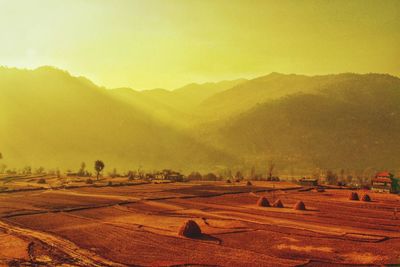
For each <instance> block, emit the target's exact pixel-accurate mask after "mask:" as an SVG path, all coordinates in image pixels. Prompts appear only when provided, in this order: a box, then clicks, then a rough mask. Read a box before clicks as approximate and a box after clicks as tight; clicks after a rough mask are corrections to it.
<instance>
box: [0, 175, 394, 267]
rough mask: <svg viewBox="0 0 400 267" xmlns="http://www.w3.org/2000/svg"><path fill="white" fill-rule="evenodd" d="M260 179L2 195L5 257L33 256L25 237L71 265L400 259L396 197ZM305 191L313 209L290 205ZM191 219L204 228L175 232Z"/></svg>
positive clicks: (313, 263)
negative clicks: (353, 196) (197, 233)
mask: <svg viewBox="0 0 400 267" xmlns="http://www.w3.org/2000/svg"><path fill="white" fill-rule="evenodd" d="M262 186H266V184H263V185H262ZM278 186H279V183H276V185H275V188H277V189H279V187H278ZM292 186H293V185H292ZM285 187H286V188H287V187H290V186H289V185H288V184H285V186H282V189H283V188H285ZM254 188H259V189H260V188H262V187H260V184H257V183H254V185H253V186H251V187H246V186H245V185H235V186H233V185H232V186H231V185H226V184H225V183H214V184H210V183H208V184H206V185H201V184H164V185H161V184H156V185H153V184H148V185H136V186H126V187H103V188H93V187H90V188H75V189H65V190H58V191H57V192H52V191H48V190H47V191H38V192H24V193H10V194H2V195H0V203H1V204H0V216H2V218H1V219H0V229H9V232H7V233H6V232H4V231H3V232H0V240H1V241H2V242H0V243H2V244H1V245H0V251H1V252H0V260H2V262H7V261H11V260H13V259H14V260H15V259H19V260H20V261H21V262H24V261H25V262H26V261H29V257H28V256H29V255H31V254H29V253H31V252H30V251H28V252H29V253H28V252H27V250H28V247H29V246H28V244H29V242H36V243H37V242H42V243H43V244H47V245H53V247H55V248H57V249H58V250H59V251H58V252H57V253H56V252H54V251H51V250H45V251H47V252H46V253H47V261H48V262H50V263H54V262H60V259H61V260H64V261H67V260H69V261H70V262H73V263H74V266H107V265H115V266H119V265H120V266H124V265H143V266H172V265H184V264H187V265H190V264H200V265H217V266H298V265H302V266H330V265H332V266H334V265H339V264H369V265H371V264H375V265H382V264H400V250H399V249H398V248H399V247H400V215H398V216H399V218H398V219H397V220H396V219H394V218H393V211H394V208H396V207H397V208H398V210H400V197H399V196H395V195H385V194H377V193H372V192H368V194H369V195H370V196H371V198H372V202H368V203H367V202H362V201H357V202H356V201H350V200H348V196H349V194H350V191H348V190H327V191H326V192H323V193H321V192H313V191H306V192H299V191H298V190H289V191H284V190H279V191H278V192H265V191H261V192H256V193H251V192H250V191H251V189H253V190H255V189H254ZM242 190H243V191H242ZM249 190H250V191H249ZM260 190H261V189H260ZM235 192H244V193H235ZM249 192H250V193H249ZM358 193H359V195H363V194H364V193H363V192H358ZM260 196H265V197H267V199H268V200H269V201H270V202H271V203H272V202H273V201H274V200H276V199H278V198H279V199H281V200H282V202H283V203H284V206H285V208H272V207H258V206H257V204H256V203H257V200H258V199H259V197H260ZM160 198H162V199H160ZM300 200H301V201H303V202H304V203H305V205H306V207H307V210H305V211H301V210H293V206H294V204H295V203H297V202H298V201H300ZM60 211H61V212H60ZM28 212H29V213H30V214H27V213H28ZM187 220H194V221H195V222H196V223H197V224H198V225H199V226H200V228H201V231H202V232H203V233H204V235H203V236H202V237H200V238H195V239H190V238H185V237H181V236H179V235H178V231H179V228H180V227H181V226H182V224H183V223H184V222H185V221H187ZM27 253H28V254H27ZM43 253H44V252H43V250H42V254H43ZM46 253H44V254H46ZM60 253H61V254H62V256H60V255H61V254H60ZM57 255H58V256H57ZM41 257H43V255H41Z"/></svg>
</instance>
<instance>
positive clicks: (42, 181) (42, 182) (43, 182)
mask: <svg viewBox="0 0 400 267" xmlns="http://www.w3.org/2000/svg"><path fill="white" fill-rule="evenodd" d="M45 183H46V180H45V179H44V178H40V179H39V181H38V184H45Z"/></svg>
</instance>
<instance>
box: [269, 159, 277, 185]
mask: <svg viewBox="0 0 400 267" xmlns="http://www.w3.org/2000/svg"><path fill="white" fill-rule="evenodd" d="M274 168H275V163H274V162H273V161H272V160H270V161H269V163H268V180H269V181H271V180H272V172H273V171H274Z"/></svg>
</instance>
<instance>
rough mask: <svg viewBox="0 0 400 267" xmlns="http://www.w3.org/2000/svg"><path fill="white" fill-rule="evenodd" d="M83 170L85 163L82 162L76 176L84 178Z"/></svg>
mask: <svg viewBox="0 0 400 267" xmlns="http://www.w3.org/2000/svg"><path fill="white" fill-rule="evenodd" d="M85 169H86V163H85V162H82V163H81V167H80V168H79V171H78V175H79V176H84V175H85Z"/></svg>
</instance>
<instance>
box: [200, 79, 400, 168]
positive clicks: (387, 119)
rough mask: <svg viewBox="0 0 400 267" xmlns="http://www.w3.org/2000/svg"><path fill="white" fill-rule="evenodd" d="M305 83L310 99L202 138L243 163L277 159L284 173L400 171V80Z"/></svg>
mask: <svg viewBox="0 0 400 267" xmlns="http://www.w3.org/2000/svg"><path fill="white" fill-rule="evenodd" d="M287 79H289V80H292V79H293V77H287ZM296 79H297V78H296ZM304 79H308V80H309V82H310V85H308V86H306V83H305V82H304ZM300 80H303V83H302V86H301V87H297V88H302V89H307V90H306V91H308V93H294V94H290V95H289V96H285V97H282V98H279V99H277V100H271V101H267V102H265V103H264V104H259V105H256V106H255V107H253V108H252V109H250V110H248V111H246V112H244V113H242V114H241V115H237V116H235V117H231V118H229V119H225V120H220V121H218V122H216V123H213V124H209V125H208V126H207V127H206V126H204V127H203V128H202V129H203V132H202V134H201V137H200V138H203V139H205V138H208V139H209V142H210V143H213V144H220V147H221V149H225V150H227V151H229V152H230V153H233V154H237V155H242V157H243V162H245V161H247V162H255V161H261V162H262V161H264V162H266V160H268V159H274V160H275V161H278V162H279V163H280V165H281V167H284V168H292V167H296V166H297V167H303V168H312V167H323V168H359V169H362V168H368V167H371V168H383V169H385V168H394V169H396V168H398V167H399V166H400V158H399V156H398V155H399V154H400V135H399V134H398V133H399V132H400V79H398V78H396V77H392V76H389V75H380V74H367V75H356V74H341V75H328V76H318V77H301V78H300ZM285 83H286V82H283V84H285ZM317 85H318V86H317ZM232 90H238V89H237V87H236V88H234V89H232ZM249 94H251V92H249ZM230 101H231V100H230Z"/></svg>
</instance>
